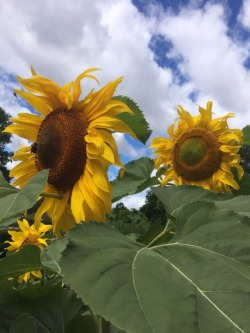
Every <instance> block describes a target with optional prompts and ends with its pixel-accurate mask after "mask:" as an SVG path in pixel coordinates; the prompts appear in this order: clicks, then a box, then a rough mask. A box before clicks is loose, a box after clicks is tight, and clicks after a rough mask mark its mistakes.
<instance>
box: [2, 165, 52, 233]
mask: <svg viewBox="0 0 250 333" xmlns="http://www.w3.org/2000/svg"><path fill="white" fill-rule="evenodd" d="M47 177H48V170H42V171H40V172H39V173H38V174H37V175H35V176H34V177H33V178H32V179H31V180H30V181H29V182H28V183H27V184H26V185H25V186H24V187H23V189H22V190H21V191H19V190H17V189H16V188H15V187H13V186H10V185H9V184H8V183H7V184H6V183H4V182H3V180H2V179H1V183H0V186H1V187H0V225H1V226H6V225H9V224H11V223H13V222H15V221H16V220H17V218H18V217H19V216H20V213H21V212H23V211H25V210H27V209H29V208H30V207H32V206H33V205H34V204H35V203H36V201H37V198H38V196H39V195H40V194H41V192H42V190H43V189H44V187H45V184H46V182H47Z"/></svg>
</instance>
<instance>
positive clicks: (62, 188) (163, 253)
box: [0, 68, 250, 333]
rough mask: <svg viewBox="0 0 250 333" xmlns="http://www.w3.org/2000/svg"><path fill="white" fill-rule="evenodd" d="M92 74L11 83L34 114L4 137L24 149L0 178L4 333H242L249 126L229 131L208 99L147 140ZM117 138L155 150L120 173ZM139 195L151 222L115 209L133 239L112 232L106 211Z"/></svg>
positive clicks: (128, 107) (249, 224)
mask: <svg viewBox="0 0 250 333" xmlns="http://www.w3.org/2000/svg"><path fill="white" fill-rule="evenodd" d="M96 70H97V69H96V68H91V69H88V70H85V71H84V72H83V73H81V74H80V75H79V76H78V77H77V78H76V79H75V80H74V81H72V82H69V83H66V84H65V85H63V86H59V85H58V84H57V83H55V82H53V81H52V80H50V79H48V78H45V77H43V76H40V75H39V74H37V73H36V71H35V69H34V68H31V77H30V78H27V79H24V78H21V77H17V79H18V81H19V83H20V85H21V86H22V87H21V88H20V89H17V90H15V94H17V95H19V96H20V97H21V98H23V99H24V100H25V101H26V102H27V103H29V105H30V106H31V108H33V110H34V112H32V113H30V114H28V113H20V114H19V115H18V117H16V118H11V124H10V125H8V126H7V127H6V128H5V129H4V130H3V132H5V133H11V134H15V135H17V136H19V137H21V138H24V139H27V140H28V142H29V143H30V144H29V145H28V146H22V145H20V149H19V150H17V151H16V152H15V154H14V156H13V159H14V160H15V161H16V164H15V166H14V167H13V169H12V170H10V177H12V180H11V182H10V183H9V182H7V181H6V180H5V178H4V176H3V175H2V174H0V231H1V235H3V234H4V235H5V238H3V237H1V241H2V244H1V246H2V247H1V248H3V251H2V253H1V259H0V333H7V332H10V333H19V332H29V333H83V332H85V333H126V332H127V333H170V332H173V333H220V332H227V333H240V332H250V316H249V309H250V176H249V172H248V171H249V169H248V166H249V162H250V161H249V160H248V157H247V154H246V153H245V151H246V149H247V148H248V147H249V146H250V126H249V125H248V126H246V127H245V128H243V129H235V128H230V127H229V125H228V119H229V118H231V117H233V113H228V114H226V115H224V116H223V117H219V118H218V117H216V110H213V111H212V107H213V103H212V102H211V101H208V102H207V104H206V106H198V112H197V115H196V116H192V115H191V113H190V112H189V111H187V110H185V109H184V107H182V106H180V105H178V106H177V115H176V117H177V118H176V122H175V123H173V124H172V125H171V126H170V127H169V128H168V129H167V132H166V136H165V137H161V138H155V137H154V138H153V139H151V135H152V137H153V133H152V131H151V130H150V124H148V122H147V120H146V119H145V117H144V115H143V112H142V111H141V109H140V107H139V106H138V105H137V104H136V103H135V102H134V101H133V100H131V99H130V98H129V97H126V96H121V95H119V96H116V95H115V92H116V89H117V86H118V85H119V84H120V82H121V81H122V79H123V78H122V77H121V78H118V79H116V80H114V81H112V82H110V83H108V84H106V85H105V86H103V87H101V88H100V89H99V90H97V91H95V90H93V89H92V88H91V80H94V81H96V82H98V79H97V78H96V76H94V75H93V72H95V71H96ZM82 80H84V81H86V80H87V82H88V84H89V83H90V88H89V90H88V91H86V92H85V91H83V89H82V87H81V81H82ZM98 83H99V82H98ZM192 111H193V110H192ZM115 132H118V133H126V134H128V135H130V136H132V137H133V138H134V139H136V140H139V141H140V142H142V143H143V144H145V145H149V147H150V148H151V149H152V156H145V157H141V158H139V159H136V160H134V161H130V162H129V163H127V164H125V165H123V163H122V161H121V159H120V157H119V151H118V148H117V143H116V141H115V138H114V136H113V133H115ZM148 141H150V142H148ZM243 153H244V154H245V155H244V156H245V157H244V158H243ZM111 165H114V166H116V167H117V168H119V173H118V176H117V178H116V179H115V180H113V181H110V180H109V177H108V170H109V167H110V166H111ZM147 189H150V190H151V192H152V193H153V194H154V195H155V196H156V198H157V200H158V202H160V203H161V205H162V207H163V209H164V214H163V215H162V216H163V218H162V219H161V222H160V223H158V222H154V223H151V224H149V225H147V223H146V222H145V220H143V216H142V214H141V215H138V216H137V219H135V218H134V219H133V217H131V216H128V215H127V216H126V213H124V214H123V219H125V220H126V218H127V219H130V220H131V221H132V222H131V223H133V228H134V230H136V231H139V232H138V233H137V232H134V233H129V231H126V232H125V231H124V230H125V227H124V225H123V229H122V228H118V226H119V222H121V221H119V219H120V218H121V217H119V216H122V215H119V214H117V215H114V214H113V215H112V218H111V217H110V216H111V213H112V205H113V204H115V203H117V202H119V201H120V200H122V199H123V198H125V197H126V196H128V195H134V194H137V193H140V192H142V191H144V190H147ZM124 212H126V210H124ZM109 222H110V223H109ZM126 230H128V229H126Z"/></svg>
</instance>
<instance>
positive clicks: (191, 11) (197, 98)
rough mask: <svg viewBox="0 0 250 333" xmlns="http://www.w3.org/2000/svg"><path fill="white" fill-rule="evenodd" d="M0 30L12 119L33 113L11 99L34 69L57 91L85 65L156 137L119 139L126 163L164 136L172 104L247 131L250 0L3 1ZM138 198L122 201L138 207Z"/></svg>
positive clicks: (5, 98) (4, 97)
mask: <svg viewBox="0 0 250 333" xmlns="http://www.w3.org/2000/svg"><path fill="white" fill-rule="evenodd" d="M0 31H1V33H0V34H1V38H0V50H1V52H0V106H1V107H2V108H3V109H4V110H5V111H6V112H8V113H9V114H10V115H11V116H16V115H17V114H18V113H19V112H31V110H30V109H29V108H28V106H27V104H25V103H24V102H23V101H22V100H21V99H20V98H15V97H14V96H13V88H17V87H18V83H17V81H16V79H15V77H16V75H19V76H21V77H25V78H26V77H29V76H30V66H31V65H32V66H33V67H34V68H35V70H36V71H37V73H38V74H40V75H42V76H45V77H48V78H50V79H52V80H54V81H56V82H57V83H58V84H64V83H66V82H69V81H72V80H74V79H75V78H76V76H77V75H78V74H80V73H81V72H82V71H84V70H85V69H87V68H90V67H98V68H101V69H102V70H101V71H99V72H96V76H97V77H98V79H99V81H100V84H101V86H103V85H105V84H106V83H108V82H110V81H112V80H114V79H116V78H118V77H120V76H124V79H123V82H122V83H121V84H120V86H119V88H118V90H117V92H116V94H117V95H119V94H121V95H126V96H129V97H130V98H132V99H133V100H134V101H135V102H136V103H137V104H138V105H139V107H140V108H141V110H143V112H144V115H145V117H146V119H147V121H148V122H149V124H150V127H151V129H152V131H153V132H152V135H151V137H150V139H149V140H148V142H147V144H146V146H144V145H143V144H139V143H137V142H136V141H135V140H133V139H130V138H129V137H128V136H126V135H123V134H119V133H117V134H115V138H116V140H117V143H118V147H119V152H120V155H121V157H122V160H123V161H124V162H127V161H130V160H134V159H137V158H139V157H141V156H150V157H152V151H150V150H149V149H148V146H149V144H150V142H151V140H152V138H153V137H161V136H166V135H167V134H166V129H167V128H168V126H169V125H170V124H171V123H173V122H174V121H175V120H176V117H177V113H176V106H177V105H178V104H180V105H182V106H183V107H184V108H185V109H186V110H188V111H190V112H191V114H192V115H197V112H198V106H197V105H201V106H206V103H207V101H209V100H211V101H213V111H214V114H215V117H220V116H222V115H225V114H226V113H228V112H233V113H234V114H235V118H233V119H232V120H230V126H231V127H233V128H243V127H244V126H245V125H247V124H250V110H249V108H250V107H249V106H250V0H217V1H202V0H132V1H131V0H95V1H89V0H64V1H61V0H39V1H33V0H20V1H16V0H1V1H0ZM92 88H94V89H99V87H98V85H96V84H95V83H94V81H88V82H86V81H85V82H84V83H83V90H84V92H86V93H87V92H88V91H90V90H91V89H92ZM19 143H22V144H27V141H25V140H24V139H20V138H17V137H14V138H13V140H12V144H11V146H10V147H9V149H12V150H14V151H15V150H16V149H18V147H19V146H18V145H19ZM13 165H14V164H13V163H12V164H10V165H8V167H9V168H11V167H12V166H13ZM115 173H116V170H115V169H110V173H109V175H110V179H112V178H114V177H115ZM144 198H145V192H144V193H142V194H139V195H137V196H136V197H134V196H131V197H127V198H126V199H124V200H122V201H123V202H124V203H125V205H126V206H127V207H128V208H132V207H135V208H138V207H139V206H141V205H142V204H143V203H144Z"/></svg>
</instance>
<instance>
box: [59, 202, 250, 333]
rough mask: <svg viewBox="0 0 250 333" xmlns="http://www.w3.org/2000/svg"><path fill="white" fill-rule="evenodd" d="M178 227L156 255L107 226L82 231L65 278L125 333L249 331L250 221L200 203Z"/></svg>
mask: <svg viewBox="0 0 250 333" xmlns="http://www.w3.org/2000/svg"><path fill="white" fill-rule="evenodd" d="M176 222H177V226H176V235H175V237H174V238H173V239H172V241H171V242H170V243H167V244H161V245H157V246H153V247H151V248H147V247H143V246H142V245H141V244H139V243H136V242H134V241H132V240H130V239H128V238H126V237H124V236H123V235H121V234H120V233H118V232H117V231H116V230H114V229H113V228H112V227H110V226H108V225H106V224H98V223H85V224H82V225H79V226H77V227H76V228H75V229H72V230H71V231H70V232H69V233H68V238H69V244H68V246H67V248H66V250H65V251H64V252H63V258H62V260H61V266H62V271H63V272H64V274H65V278H66V279H67V281H70V282H71V283H72V286H73V287H74V288H75V290H76V292H77V294H78V295H79V296H80V297H82V299H83V300H84V302H85V303H86V304H89V305H90V306H91V308H92V309H93V311H94V312H95V313H98V314H101V315H102V316H103V317H104V318H105V319H106V320H109V321H111V322H112V323H113V324H114V325H115V326H117V327H118V328H120V329H123V330H125V331H126V332H130V333H155V332H157V333H166V332H178V333H186V332H192V333H198V332H199V333H201V332H202V333H211V332H216V333H217V332H228V333H234V332H235V333H236V332H249V327H250V317H249V315H248V309H249V307H250V283H249V282H250V241H249V234H250V220H249V219H248V218H247V217H242V216H240V215H238V214H235V213H233V212H229V211H226V210H223V211H222V210H220V209H219V208H217V207H216V206H215V204H214V203H211V202H195V203H191V204H187V205H186V206H185V207H184V208H182V209H181V210H180V211H179V214H177V221H176Z"/></svg>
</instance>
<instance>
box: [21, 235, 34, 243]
mask: <svg viewBox="0 0 250 333" xmlns="http://www.w3.org/2000/svg"><path fill="white" fill-rule="evenodd" d="M37 238H38V237H37V236H35V235H29V237H28V238H26V239H25V240H24V241H23V243H22V246H25V245H36V244H37Z"/></svg>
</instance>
